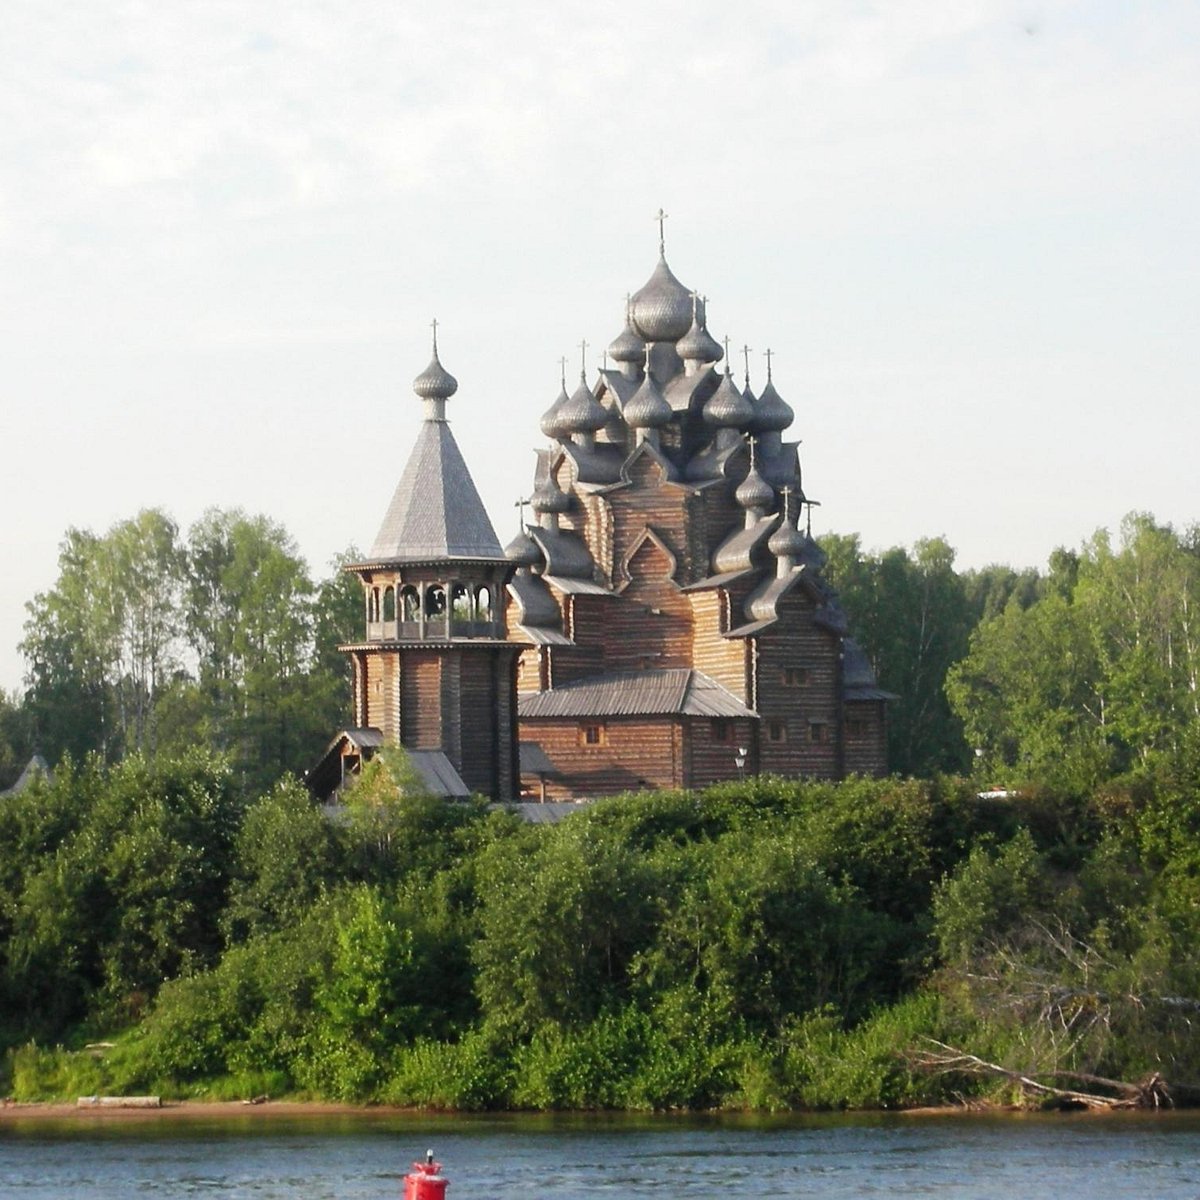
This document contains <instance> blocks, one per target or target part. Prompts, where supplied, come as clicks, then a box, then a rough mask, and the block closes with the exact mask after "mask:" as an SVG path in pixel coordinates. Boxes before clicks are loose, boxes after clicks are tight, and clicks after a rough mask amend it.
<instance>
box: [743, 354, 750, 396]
mask: <svg viewBox="0 0 1200 1200" xmlns="http://www.w3.org/2000/svg"><path fill="white" fill-rule="evenodd" d="M742 361H743V362H745V364H746V386H747V387H749V386H750V347H749V346H743V347H742Z"/></svg>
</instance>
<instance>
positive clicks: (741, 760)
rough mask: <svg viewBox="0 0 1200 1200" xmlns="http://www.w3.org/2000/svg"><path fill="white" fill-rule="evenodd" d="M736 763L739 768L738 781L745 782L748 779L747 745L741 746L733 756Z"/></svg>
mask: <svg viewBox="0 0 1200 1200" xmlns="http://www.w3.org/2000/svg"><path fill="white" fill-rule="evenodd" d="M733 762H734V765H735V766H736V767H737V769H738V782H739V783H744V782H745V779H746V747H745V746H739V747H738V748H737V753H736V754H735V755H734V756H733Z"/></svg>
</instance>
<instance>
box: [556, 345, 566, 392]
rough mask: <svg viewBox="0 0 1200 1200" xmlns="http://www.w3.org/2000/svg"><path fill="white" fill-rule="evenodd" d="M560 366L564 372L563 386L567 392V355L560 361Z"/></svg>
mask: <svg viewBox="0 0 1200 1200" xmlns="http://www.w3.org/2000/svg"><path fill="white" fill-rule="evenodd" d="M558 366H559V370H561V371H562V386H563V391H564V392H565V391H566V390H567V356H566V355H565V354H564V355H563V356H562V358H560V359H559V360H558Z"/></svg>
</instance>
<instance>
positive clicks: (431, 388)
mask: <svg viewBox="0 0 1200 1200" xmlns="http://www.w3.org/2000/svg"><path fill="white" fill-rule="evenodd" d="M413 391H414V392H416V393H417V395H418V396H420V397H421V399H422V400H449V399H450V397H451V396H453V395H454V393H455V392H457V391H458V380H457V379H455V378H454V376H453V375H451V374H450V372H449V371H447V370H446V368H445V367H443V366H442V363H441V360H440V359H439V358H438V350H437V339H436V337H435V338H434V342H433V358H431V359H430V360H429V366H427V367H426V368H425V370H423V371H422V372H421V373H420V375H418V376H417V377H416V379H414V380H413Z"/></svg>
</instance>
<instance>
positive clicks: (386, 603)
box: [383, 584, 396, 621]
mask: <svg viewBox="0 0 1200 1200" xmlns="http://www.w3.org/2000/svg"><path fill="white" fill-rule="evenodd" d="M383 619H384V620H385V621H394V620H395V619H396V589H395V588H394V587H392V586H391V585H390V584H389V585H388V586H387V587H386V588H384V590H383Z"/></svg>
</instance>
